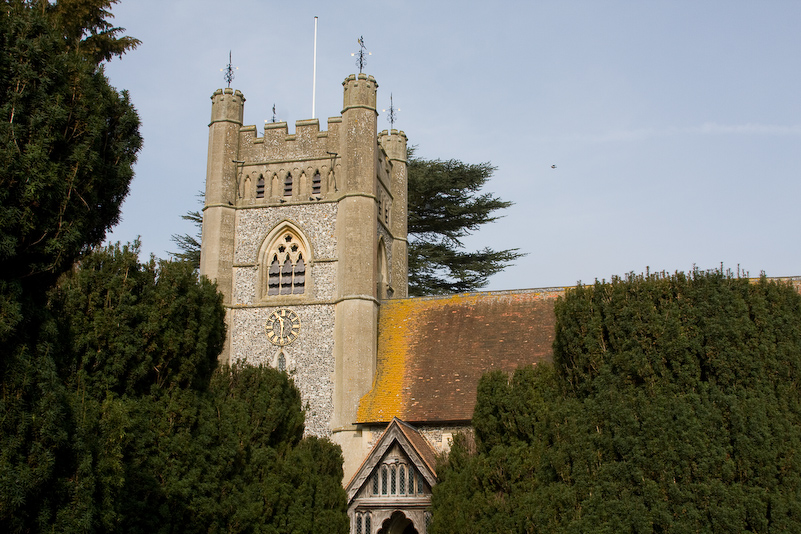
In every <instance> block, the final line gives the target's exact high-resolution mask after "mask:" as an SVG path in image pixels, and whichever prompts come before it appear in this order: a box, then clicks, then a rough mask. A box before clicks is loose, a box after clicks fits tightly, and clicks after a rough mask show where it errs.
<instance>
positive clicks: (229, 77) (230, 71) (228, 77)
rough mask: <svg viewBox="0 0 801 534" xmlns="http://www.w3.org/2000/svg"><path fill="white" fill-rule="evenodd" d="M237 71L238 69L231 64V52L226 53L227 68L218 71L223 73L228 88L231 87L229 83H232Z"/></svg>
mask: <svg viewBox="0 0 801 534" xmlns="http://www.w3.org/2000/svg"><path fill="white" fill-rule="evenodd" d="M235 70H239V67H234V66H233V65H232V64H231V51H230V50H229V51H228V66H227V67H225V68H224V69H220V71H222V72H224V73H225V74H223V79H224V80H225V81H226V82H227V83H228V87H231V82H232V81H234V71H235Z"/></svg>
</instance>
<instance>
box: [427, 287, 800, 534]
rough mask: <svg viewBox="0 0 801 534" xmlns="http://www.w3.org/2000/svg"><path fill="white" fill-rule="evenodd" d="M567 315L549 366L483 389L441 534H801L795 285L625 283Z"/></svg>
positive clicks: (438, 491)
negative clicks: (606, 533) (458, 533)
mask: <svg viewBox="0 0 801 534" xmlns="http://www.w3.org/2000/svg"><path fill="white" fill-rule="evenodd" d="M556 315H557V326H556V341H555V343H554V362H553V365H552V366H551V365H538V366H537V367H536V368H535V369H531V368H529V369H523V370H519V371H517V372H516V373H515V374H514V375H513V376H512V377H508V376H506V375H503V374H502V373H498V372H496V373H490V374H488V375H487V376H485V377H484V378H483V379H482V381H481V383H480V386H479V391H478V402H477V404H476V408H475V412H474V415H473V424H474V426H475V443H471V442H469V441H467V440H465V439H464V438H461V439H459V440H456V442H455V444H454V448H453V450H452V452H451V456H450V459H449V462H448V464H446V465H444V466H443V467H442V468H440V469H439V470H438V473H439V474H440V475H441V482H440V484H439V485H437V486H436V487H435V488H434V495H433V507H434V523H433V531H432V532H434V533H435V534H438V533H444V532H460V533H465V532H467V533H469V532H549V533H560V532H587V533H593V532H599V533H600V532H620V533H635V532H637V533H651V532H715V533H721V532H732V533H734V532H782V533H784V532H787V533H789V532H798V531H799V530H801V506H800V505H799V502H800V501H799V495H801V458H799V455H798V454H797V451H798V450H799V446H801V391H799V387H800V386H799V385H800V384H801V296H799V294H798V293H797V292H796V291H795V290H794V288H793V287H791V286H788V285H784V284H782V283H778V282H772V281H768V280H766V279H764V278H763V279H761V280H759V281H757V282H749V281H748V280H745V279H737V278H732V277H730V276H727V275H725V274H724V273H720V272H714V273H698V272H695V273H692V274H691V275H689V276H685V275H682V274H677V275H675V276H670V277H667V276H653V275H650V276H645V277H642V276H629V277H627V278H626V279H622V280H621V279H616V280H614V281H613V282H612V283H596V284H595V285H593V286H579V287H577V288H575V289H574V290H570V291H568V292H567V294H566V295H565V297H564V298H563V299H561V300H560V301H559V303H558V304H557V306H556Z"/></svg>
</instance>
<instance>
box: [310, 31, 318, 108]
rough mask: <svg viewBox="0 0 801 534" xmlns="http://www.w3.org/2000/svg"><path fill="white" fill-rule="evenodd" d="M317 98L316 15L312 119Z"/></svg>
mask: <svg viewBox="0 0 801 534" xmlns="http://www.w3.org/2000/svg"><path fill="white" fill-rule="evenodd" d="M316 99H317V17H314V74H313V75H312V116H311V118H312V119H316V118H317V116H316V114H315V104H316Z"/></svg>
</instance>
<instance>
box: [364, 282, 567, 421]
mask: <svg viewBox="0 0 801 534" xmlns="http://www.w3.org/2000/svg"><path fill="white" fill-rule="evenodd" d="M563 293H564V289H563V288H555V289H540V290H527V291H505V292H487V293H469V294H462V295H452V296H447V297H426V298H412V299H400V300H390V301H384V302H382V303H381V309H380V312H379V324H378V357H377V369H376V378H375V381H374V383H373V387H372V389H371V391H370V392H369V393H368V394H367V395H365V396H364V397H362V399H361V402H360V404H359V412H358V421H357V422H359V423H377V422H389V421H390V420H391V419H392V418H393V417H399V418H400V419H403V420H404V421H410V422H414V423H419V422H458V421H469V420H470V419H471V418H472V415H473V407H474V406H475V403H476V387H477V385H478V380H479V378H481V375H482V374H484V373H485V372H487V371H489V370H493V369H501V370H503V371H513V370H514V369H516V368H518V367H520V366H524V365H530V364H535V363H537V362H540V361H542V360H544V359H550V358H551V354H552V349H551V345H552V344H553V336H554V313H553V306H554V302H555V301H556V297H558V296H559V295H562V294H563Z"/></svg>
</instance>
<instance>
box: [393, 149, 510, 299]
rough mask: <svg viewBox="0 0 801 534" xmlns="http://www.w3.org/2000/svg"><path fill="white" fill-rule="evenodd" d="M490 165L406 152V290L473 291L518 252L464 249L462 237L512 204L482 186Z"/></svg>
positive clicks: (489, 174)
mask: <svg viewBox="0 0 801 534" xmlns="http://www.w3.org/2000/svg"><path fill="white" fill-rule="evenodd" d="M494 171H495V167H493V166H492V165H490V164H489V163H478V164H469V163H463V162H461V161H458V160H448V161H442V160H438V159H437V160H424V159H421V158H418V157H416V156H415V155H414V149H413V148H412V149H410V150H409V153H408V177H409V193H408V202H409V228H408V232H409V294H410V295H412V296H419V295H431V294H444V293H458V292H464V291H474V290H476V289H479V288H481V287H484V286H485V285H486V284H487V283H488V282H489V277H490V276H491V275H493V274H495V273H497V272H500V271H502V270H503V269H505V268H506V267H507V266H508V265H509V263H510V262H512V261H514V260H515V259H517V258H519V257H521V256H522V254H520V253H518V252H517V249H509V250H493V249H491V248H489V247H486V248H483V249H481V250H477V251H474V252H467V251H464V250H463V248H464V246H463V243H462V239H463V238H465V237H466V236H468V235H470V234H472V233H473V232H475V231H477V230H478V229H479V228H480V227H481V226H482V225H484V224H487V223H490V222H492V221H495V220H497V219H498V218H499V215H497V212H498V211H499V210H502V209H504V208H508V207H509V206H511V205H512V203H511V202H509V201H505V200H501V199H499V198H498V197H496V196H495V195H493V194H492V193H482V192H481V189H482V188H483V187H484V186H485V185H486V183H487V181H488V180H489V179H490V177H492V173H493V172H494Z"/></svg>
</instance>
